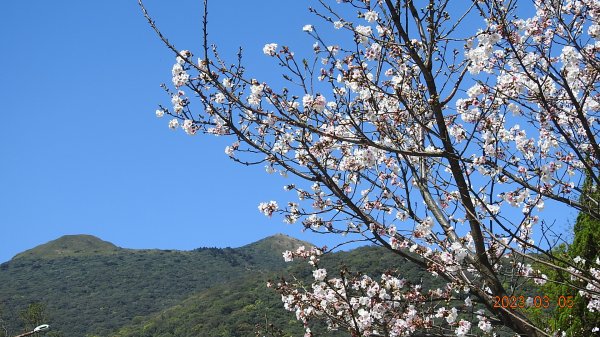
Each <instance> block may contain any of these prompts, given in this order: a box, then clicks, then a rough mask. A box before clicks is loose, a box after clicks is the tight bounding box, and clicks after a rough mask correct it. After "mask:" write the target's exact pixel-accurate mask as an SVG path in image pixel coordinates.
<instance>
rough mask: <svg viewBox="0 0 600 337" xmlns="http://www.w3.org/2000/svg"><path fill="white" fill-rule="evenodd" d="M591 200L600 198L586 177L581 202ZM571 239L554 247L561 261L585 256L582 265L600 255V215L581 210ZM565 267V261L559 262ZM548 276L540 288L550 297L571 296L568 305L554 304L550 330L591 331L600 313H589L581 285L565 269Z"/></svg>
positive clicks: (599, 323)
mask: <svg viewBox="0 0 600 337" xmlns="http://www.w3.org/2000/svg"><path fill="white" fill-rule="evenodd" d="M594 200H600V191H593V190H592V188H591V184H590V181H589V179H588V180H587V181H586V182H585V184H584V193H583V194H582V197H581V202H582V203H583V204H585V205H587V206H588V207H590V206H592V205H594V207H598V204H597V203H595V202H594ZM573 232H574V233H573V235H574V239H573V243H572V244H571V245H569V246H566V245H563V246H560V247H558V248H557V249H555V251H554V254H555V255H556V256H558V257H560V258H561V259H562V260H564V261H571V262H570V263H573V262H572V261H573V260H574V259H575V258H576V257H578V256H579V257H581V258H583V259H585V261H586V262H585V267H584V269H586V268H589V266H590V263H593V262H594V261H596V259H597V258H598V257H600V251H599V250H600V219H596V218H594V217H592V216H590V215H589V214H587V213H584V212H581V213H580V214H579V215H578V217H577V222H576V223H575V226H574V228H573ZM561 267H563V268H567V267H568V265H567V264H564V263H563V264H561ZM548 276H549V280H551V282H548V283H547V284H546V285H545V286H544V287H543V289H544V292H545V293H546V294H547V295H548V296H549V297H551V298H556V299H558V298H559V297H561V296H563V297H564V298H567V299H568V298H569V297H570V298H572V299H573V303H572V304H573V306H572V307H570V308H569V307H563V308H561V307H559V306H556V308H555V310H554V312H553V313H552V315H551V317H550V319H549V321H548V323H549V324H550V326H551V328H552V329H553V330H560V331H564V332H566V335H567V336H570V337H571V336H572V337H587V336H591V335H593V333H592V329H593V328H594V327H600V314H599V313H597V312H595V313H592V312H590V311H589V310H588V309H587V300H586V299H585V298H583V297H582V296H581V295H580V294H579V292H578V290H577V288H578V287H579V288H583V287H585V284H583V283H582V282H579V281H573V280H571V277H570V275H569V274H568V273H566V272H563V271H559V270H549V271H548Z"/></svg>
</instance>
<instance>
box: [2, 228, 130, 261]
mask: <svg viewBox="0 0 600 337" xmlns="http://www.w3.org/2000/svg"><path fill="white" fill-rule="evenodd" d="M121 249H122V248H120V247H118V246H116V245H115V244H113V243H111V242H108V241H104V240H102V239H100V238H98V237H96V236H93V235H89V234H70V235H63V236H61V237H59V238H57V239H54V240H51V241H48V242H46V243H44V244H41V245H38V246H35V247H33V248H31V249H28V250H25V251H23V252H21V253H18V254H17V255H15V256H14V257H13V258H12V260H14V259H21V258H45V259H48V258H56V257H65V256H85V255H92V254H110V253H114V252H116V251H119V250H121Z"/></svg>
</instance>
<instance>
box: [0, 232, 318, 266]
mask: <svg viewBox="0 0 600 337" xmlns="http://www.w3.org/2000/svg"><path fill="white" fill-rule="evenodd" d="M300 246H305V247H313V246H314V245H313V244H312V243H310V242H307V241H303V240H300V239H297V238H294V237H292V236H289V235H287V234H283V233H277V234H273V235H270V236H267V237H265V238H263V239H260V240H258V241H255V242H251V243H248V244H245V245H242V246H240V247H236V248H232V249H238V250H241V251H245V252H248V253H257V252H259V251H269V252H272V251H274V250H280V252H284V251H285V250H295V249H296V248H298V247H300ZM207 248H208V247H199V248H195V249H192V250H177V249H156V248H140V249H133V248H122V247H119V246H117V245H115V244H113V243H111V242H109V241H105V240H102V239H101V238H98V237H96V236H94V235H90V234H68V235H63V236H61V237H59V238H57V239H54V240H50V241H48V242H46V243H43V244H40V245H37V246H35V247H33V248H30V249H27V250H25V251H23V252H20V253H18V254H16V255H15V256H13V258H12V259H11V260H9V261H12V260H15V259H22V258H33V259H37V258H39V259H54V258H61V257H67V256H90V255H104V254H114V253H116V252H122V251H132V252H133V251H137V252H144V251H146V252H149V251H155V252H161V251H164V252H172V251H177V252H191V251H198V250H203V249H207ZM227 248H230V247H227ZM217 249H225V247H224V248H217Z"/></svg>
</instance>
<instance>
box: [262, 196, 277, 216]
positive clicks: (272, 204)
mask: <svg viewBox="0 0 600 337" xmlns="http://www.w3.org/2000/svg"><path fill="white" fill-rule="evenodd" d="M278 209H279V206H278V205H277V202H276V201H273V200H271V201H269V202H261V203H260V204H259V205H258V210H259V211H260V212H261V213H263V214H264V215H266V216H268V217H270V216H272V215H273V212H275V211H277V210H278Z"/></svg>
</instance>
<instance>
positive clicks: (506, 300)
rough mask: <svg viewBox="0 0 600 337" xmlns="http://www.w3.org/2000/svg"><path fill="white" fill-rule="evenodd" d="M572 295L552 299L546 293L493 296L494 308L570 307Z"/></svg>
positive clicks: (571, 305) (572, 303) (572, 304)
mask: <svg viewBox="0 0 600 337" xmlns="http://www.w3.org/2000/svg"><path fill="white" fill-rule="evenodd" d="M573 298H574V297H573V296H558V298H556V299H553V298H550V297H549V296H546V295H538V296H532V297H525V296H494V308H504V309H508V308H510V309H517V308H544V309H546V308H550V307H551V306H556V307H558V308H572V307H573V306H574V305H575V303H574V302H573V301H574V299H573Z"/></svg>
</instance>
